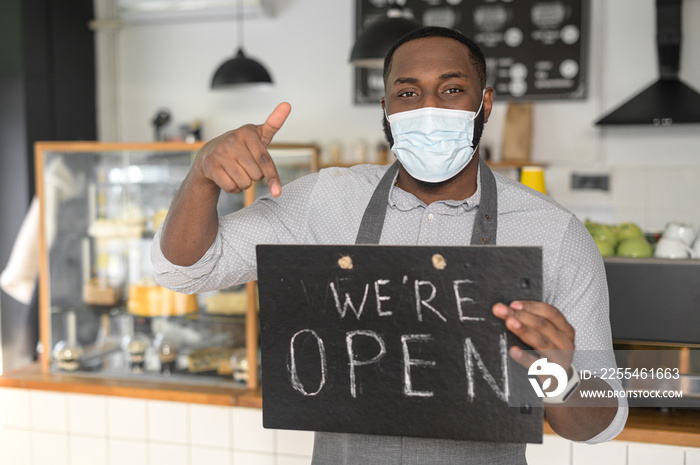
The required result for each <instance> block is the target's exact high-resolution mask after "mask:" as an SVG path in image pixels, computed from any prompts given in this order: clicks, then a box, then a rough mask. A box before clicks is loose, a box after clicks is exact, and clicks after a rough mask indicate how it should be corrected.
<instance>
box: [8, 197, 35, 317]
mask: <svg viewBox="0 0 700 465" xmlns="http://www.w3.org/2000/svg"><path fill="white" fill-rule="evenodd" d="M38 275H39V199H38V198H37V197H36V196H34V198H33V199H32V203H31V205H29V211H28V212H27V214H26V216H25V217H24V221H22V226H21V227H20V228H19V233H18V234H17V238H16V239H15V243H14V245H13V246H12V252H11V253H10V259H9V260H8V261H7V266H6V267H5V269H4V270H3V272H2V274H0V287H2V290H3V291H5V292H7V294H8V295H9V296H10V297H12V298H13V299H15V300H17V301H19V302H21V303H23V304H25V305H27V304H29V302H30V301H31V300H32V294H33V293H34V288H35V287H36V278H37V276H38Z"/></svg>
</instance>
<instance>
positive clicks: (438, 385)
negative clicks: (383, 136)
mask: <svg viewBox="0 0 700 465" xmlns="http://www.w3.org/2000/svg"><path fill="white" fill-rule="evenodd" d="M257 260H258V286H259V293H260V322H261V352H262V354H261V362H262V392H263V425H264V426H265V427H266V428H281V429H300V430H311V431H329V432H348V433H363V434H379V435H392V436H412V437H425V438H443V439H461V440H481V441H501V442H541V439H542V407H541V402H540V401H539V399H538V398H537V397H536V396H535V393H534V391H533V390H532V388H531V387H530V385H529V382H528V380H527V377H526V372H525V369H524V368H522V367H520V366H519V365H517V364H515V363H514V362H513V363H510V362H509V360H510V358H509V357H508V356H507V348H508V347H510V346H512V345H514V344H515V345H519V346H521V347H524V348H526V346H524V345H523V343H522V342H521V341H520V340H519V339H517V338H516V337H515V336H513V335H512V334H511V333H510V332H509V331H507V330H506V328H505V324H504V323H503V321H502V320H500V319H498V318H496V317H494V316H493V315H492V313H491V307H492V306H493V304H495V303H496V302H510V301H512V300H515V299H523V300H525V299H528V300H541V299H542V250H541V248H539V247H496V246H478V247H427V246H417V247H407V246H378V245H362V246H356V245H338V246H325V245H323V246H322V245H309V246H306V245H259V246H258V247H257ZM516 391H517V392H519V394H518V399H519V402H523V401H522V399H525V400H526V402H525V403H520V404H519V405H518V406H511V405H512V404H511V403H509V392H516Z"/></svg>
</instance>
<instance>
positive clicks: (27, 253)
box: [0, 157, 83, 305]
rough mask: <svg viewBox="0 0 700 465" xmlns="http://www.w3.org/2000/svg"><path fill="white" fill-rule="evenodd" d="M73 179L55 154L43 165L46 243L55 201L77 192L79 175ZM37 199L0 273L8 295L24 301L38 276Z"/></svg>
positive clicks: (0, 282)
mask: <svg viewBox="0 0 700 465" xmlns="http://www.w3.org/2000/svg"><path fill="white" fill-rule="evenodd" d="M80 181H81V182H76V179H75V177H74V176H73V174H72V173H71V171H70V169H68V167H67V166H66V164H65V162H64V161H63V158H62V157H56V158H54V159H52V160H51V162H50V163H49V164H48V166H47V167H46V172H45V175H44V184H45V190H44V192H45V195H44V202H45V204H44V209H45V215H46V216H45V217H44V218H45V220H46V231H45V233H46V246H47V247H48V248H50V247H51V244H53V239H54V236H55V234H56V215H57V214H58V205H59V201H62V200H67V199H70V198H71V197H74V196H76V195H77V194H79V193H80V191H81V189H82V184H83V182H82V181H83V179H82V177H81V179H80ZM40 215H41V212H40V209H39V199H38V197H36V196H34V198H33V199H32V203H31V204H30V205H29V210H28V211H27V214H26V215H25V217H24V220H23V221H22V226H21V227H20V228H19V232H18V233H17V237H16V238H15V243H14V245H13V246H12V252H11V253H10V259H9V260H8V261H7V265H6V266H5V269H4V270H3V272H2V274H0V287H1V288H2V290H3V291H5V292H6V293H7V294H8V295H9V296H10V297H12V298H14V299H16V300H17V301H18V302H21V303H23V304H25V305H27V304H29V302H30V301H31V300H32V294H33V293H34V288H35V287H36V281H37V277H38V276H39V263H40V261H39V238H40V235H39V230H40V224H39V218H40Z"/></svg>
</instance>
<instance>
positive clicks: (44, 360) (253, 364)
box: [34, 142, 320, 389]
mask: <svg viewBox="0 0 700 465" xmlns="http://www.w3.org/2000/svg"><path fill="white" fill-rule="evenodd" d="M203 146H204V142H196V143H185V142H155V143H101V142H37V143H36V144H35V160H34V161H35V170H36V194H37V197H38V199H39V204H40V211H41V214H40V222H39V224H40V241H39V256H40V263H39V276H40V279H39V340H40V342H41V346H42V347H43V352H42V353H40V354H39V364H40V367H41V371H42V373H44V374H47V373H49V372H50V363H51V353H50V347H51V340H50V339H51V334H50V328H51V321H50V320H51V312H50V305H51V302H50V297H51V296H50V291H49V278H48V276H49V262H48V245H47V243H46V235H45V230H46V229H45V228H46V224H45V218H44V211H45V208H46V207H45V202H46V200H45V190H44V158H45V153H47V152H69V153H81V152H110V151H114V152H117V151H122V152H129V151H131V152H135V151H170V152H192V153H193V156H194V154H195V153H196V152H198V151H199V150H200V149H201V148H202V147H203ZM269 149H270V150H309V151H310V152H311V154H312V157H311V163H310V171H311V172H315V171H318V166H319V157H320V150H319V147H318V146H316V145H313V144H271V145H270V146H269ZM255 199H256V184H254V185H253V186H252V187H250V188H249V189H246V190H245V192H244V206H248V205H250V204H252V203H253V202H254V201H255ZM246 293H247V307H246V314H245V325H246V353H247V359H248V366H249V367H250V368H249V376H248V383H247V385H248V388H250V389H257V388H258V387H259V379H258V370H257V368H258V337H259V331H260V330H259V319H258V312H257V306H256V294H257V286H256V283H255V282H254V281H253V282H249V283H247V284H246ZM71 378H78V376H72V377H71ZM127 384H133V382H131V383H127ZM161 384H162V383H161ZM159 388H160V389H162V386H159Z"/></svg>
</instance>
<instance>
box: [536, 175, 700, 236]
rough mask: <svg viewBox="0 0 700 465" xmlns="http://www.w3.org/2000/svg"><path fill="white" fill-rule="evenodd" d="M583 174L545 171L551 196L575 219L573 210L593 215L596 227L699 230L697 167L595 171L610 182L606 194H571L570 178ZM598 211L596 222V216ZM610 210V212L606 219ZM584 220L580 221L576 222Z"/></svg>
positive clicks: (699, 183) (591, 192)
mask: <svg viewBox="0 0 700 465" xmlns="http://www.w3.org/2000/svg"><path fill="white" fill-rule="evenodd" d="M572 173H583V174H586V173H587V170H580V169H571V168H563V167H550V168H548V169H547V171H546V176H547V186H548V188H549V189H550V195H551V196H552V197H553V198H554V199H555V200H556V201H558V202H559V203H561V204H562V205H564V206H565V207H567V208H569V209H571V210H572V211H574V213H576V210H577V206H578V205H587V206H589V207H590V208H591V209H592V210H594V213H593V215H590V214H587V216H589V217H590V216H592V217H593V219H595V220H597V221H604V222H611V223H613V222H614V223H620V222H623V221H634V222H635V223H637V224H639V225H640V226H641V227H642V228H643V229H646V230H660V229H663V227H664V226H665V225H666V223H668V222H670V221H684V222H687V223H692V224H693V225H694V226H695V227H696V228H700V206H699V205H698V200H697V199H700V165H698V164H694V165H656V164H635V165H615V166H610V167H608V168H606V169H602V170H597V172H596V174H608V175H609V176H610V191H609V192H608V193H602V192H594V191H573V190H571V188H570V183H571V180H570V178H571V174H572ZM596 210H600V217H601V219H598V218H596V216H597V215H596V214H595V211H596ZM609 210H612V211H613V212H614V214H613V218H612V219H610V218H609V217H610V215H609V213H608V211H609ZM581 219H582V220H583V218H581Z"/></svg>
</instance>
